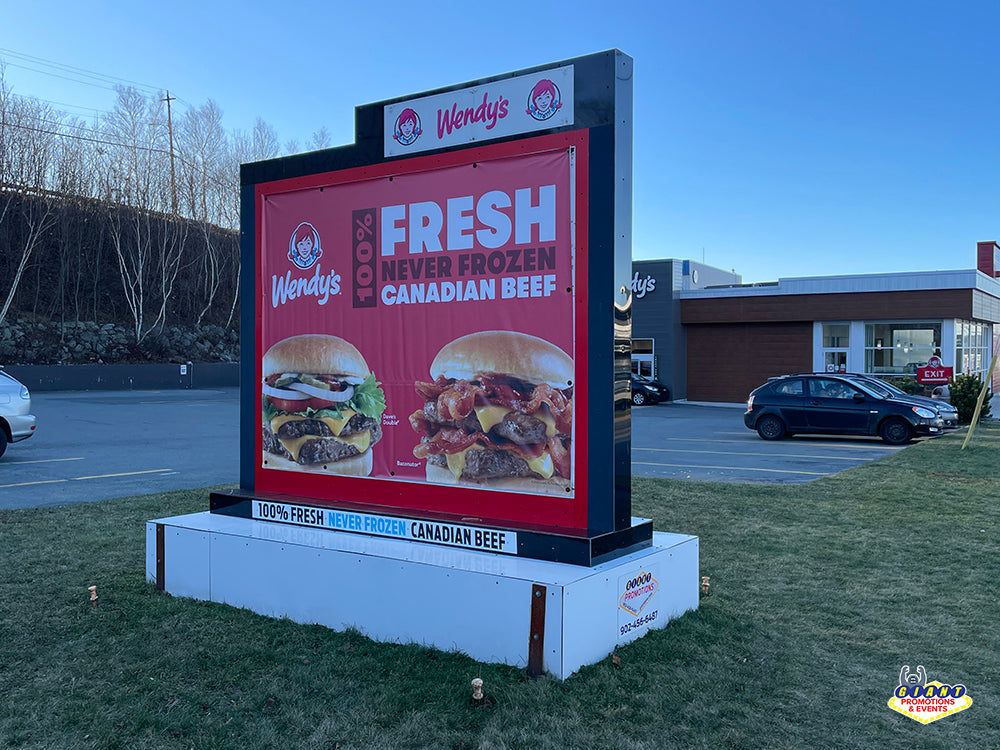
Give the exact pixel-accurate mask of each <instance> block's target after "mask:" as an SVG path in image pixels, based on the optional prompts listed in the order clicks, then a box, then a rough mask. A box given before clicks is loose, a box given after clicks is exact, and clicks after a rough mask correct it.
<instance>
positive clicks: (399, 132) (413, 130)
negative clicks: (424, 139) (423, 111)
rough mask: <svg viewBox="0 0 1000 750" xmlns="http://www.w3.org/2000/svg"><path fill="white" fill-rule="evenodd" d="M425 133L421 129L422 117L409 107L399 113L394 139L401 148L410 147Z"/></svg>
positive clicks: (394, 128) (393, 132)
mask: <svg viewBox="0 0 1000 750" xmlns="http://www.w3.org/2000/svg"><path fill="white" fill-rule="evenodd" d="M423 132H424V131H423V130H421V128H420V115H418V114H417V113H416V112H414V111H413V110H412V109H410V108H409V107H407V108H406V109H404V110H403V111H402V112H400V113H399V117H397V118H396V124H395V126H394V127H393V130H392V137H393V138H395V139H396V140H397V141H398V142H399V145H400V146H409V145H410V144H411V143H413V142H414V141H416V140H417V138H419V137H420V134H421V133H423Z"/></svg>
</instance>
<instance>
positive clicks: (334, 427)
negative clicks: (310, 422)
mask: <svg viewBox="0 0 1000 750" xmlns="http://www.w3.org/2000/svg"><path fill="white" fill-rule="evenodd" d="M341 413H342V414H343V415H344V416H343V418H342V419H335V418H333V417H320V419H319V421H320V422H322V423H323V424H325V425H326V426H327V427H329V428H330V431H331V432H333V434H334V435H336V436H338V437H339V436H340V433H342V432H343V431H344V428H345V427H346V426H347V423H348V422H350V421H351V417H353V416H354V415H355V414H357V412H356V411H354V409H344V411H343V412H341ZM304 419H308V417H303V416H300V415H298V414H282V415H280V416H277V417H275V418H274V419H272V420H271V432H273V433H274V434H276V435H277V434H278V428H279V427H281V425H283V424H288V423H289V422H301V421H302V420H304ZM314 419H315V417H314Z"/></svg>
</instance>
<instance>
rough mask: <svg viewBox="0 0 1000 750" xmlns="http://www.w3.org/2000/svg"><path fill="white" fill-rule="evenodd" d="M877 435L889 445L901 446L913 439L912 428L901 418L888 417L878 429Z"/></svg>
mask: <svg viewBox="0 0 1000 750" xmlns="http://www.w3.org/2000/svg"><path fill="white" fill-rule="evenodd" d="M878 434H879V435H880V436H881V438H882V439H883V440H884V441H885V442H887V443H889V444H890V445H903V443H908V442H910V438H912V437H913V428H912V427H910V423H909V422H907V421H906V420H905V419H902V418H901V417H890V418H889V419H887V420H885V421H884V422H883V423H882V426H881V427H879V430H878Z"/></svg>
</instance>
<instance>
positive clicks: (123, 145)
mask: <svg viewBox="0 0 1000 750" xmlns="http://www.w3.org/2000/svg"><path fill="white" fill-rule="evenodd" d="M0 125H2V126H3V127H11V128H20V129H21V130H30V131H31V132H33V133H42V134H44V135H55V136H58V137H60V138H72V139H73V140H77V141H86V142H88V143H97V144H99V145H104V146H115V147H117V148H124V149H132V150H134V151H149V152H150V153H154V154H164V155H166V156H171V153H170V152H169V151H167V150H166V149H163V148H154V147H152V146H139V145H132V144H127V143H116V142H115V141H108V140H104V139H103V138H88V137H86V136H82V135H73V134H72V133H60V132H58V131H56V130H43V129H42V128H33V127H31V126H30V125H21V124H20V123H16V122H6V121H3V122H0ZM172 157H173V158H174V159H176V160H177V161H179V162H180V163H181V164H184V165H185V166H187V167H190V168H191V169H194V170H198V169H201V170H202V171H205V170H204V165H203V166H201V167H199V166H198V165H197V164H192V163H191V162H189V161H188V160H187V159H185V158H184V157H182V156H179V155H176V154H173V155H172ZM206 179H208V180H209V182H213V183H214V184H216V185H218V186H220V187H225V188H226V189H229V188H231V187H233V186H232V185H230V184H229V183H226V182H224V181H222V180H219V179H218V178H216V177H214V176H213V175H210V174H207V173H206Z"/></svg>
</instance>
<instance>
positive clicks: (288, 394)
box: [260, 383, 310, 401]
mask: <svg viewBox="0 0 1000 750" xmlns="http://www.w3.org/2000/svg"><path fill="white" fill-rule="evenodd" d="M260 389H261V390H262V391H263V392H264V394H265V395H267V396H274V398H283V399H285V400H286V401H305V400H306V399H308V398H310V397H309V396H307V395H306V394H304V393H299V392H298V391H286V390H285V389H284V388H273V387H271V386H269V385H268V384H267V383H261V386H260Z"/></svg>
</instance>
